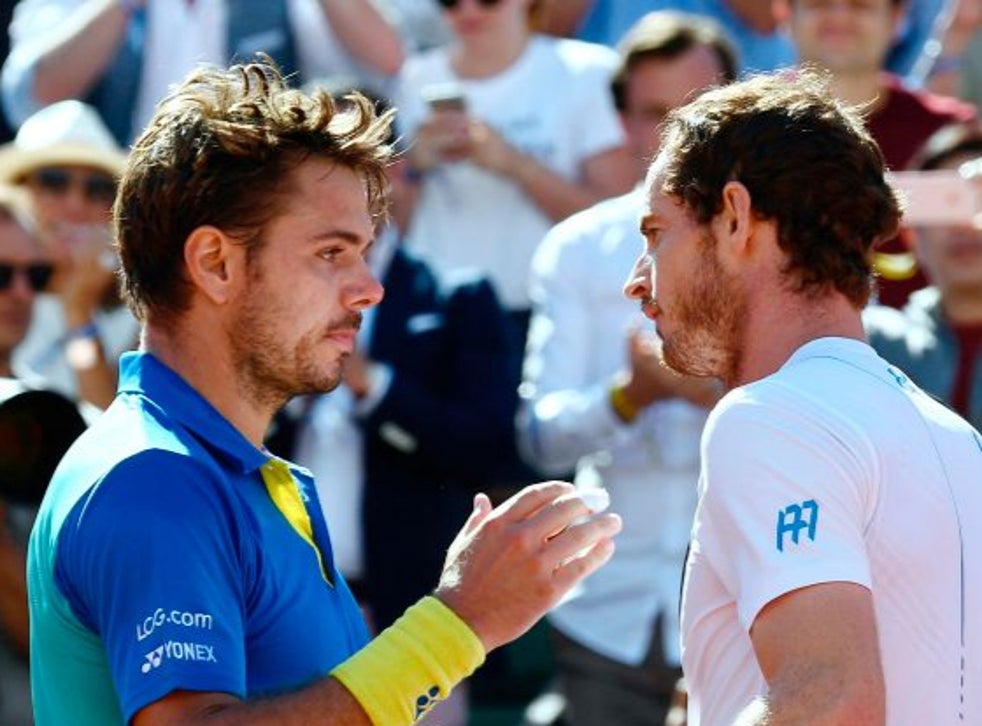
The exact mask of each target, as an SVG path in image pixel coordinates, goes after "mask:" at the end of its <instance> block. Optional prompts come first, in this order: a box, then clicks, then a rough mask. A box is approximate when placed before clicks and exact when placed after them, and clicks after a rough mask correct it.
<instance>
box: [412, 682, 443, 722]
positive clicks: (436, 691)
mask: <svg viewBox="0 0 982 726" xmlns="http://www.w3.org/2000/svg"><path fill="white" fill-rule="evenodd" d="M439 700H440V687H439V686H431V687H430V690H428V691H427V692H426V693H423V694H421V695H420V696H419V697H417V698H416V718H419V717H420V716H422V715H423V714H424V713H426V712H427V711H429V710H430V709H431V708H433V707H434V706H435V705H436V704H437V702H438V701H439Z"/></svg>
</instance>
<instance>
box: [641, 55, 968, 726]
mask: <svg viewBox="0 0 982 726" xmlns="http://www.w3.org/2000/svg"><path fill="white" fill-rule="evenodd" d="M647 191H648V194H647V208H646V210H645V216H644V217H643V219H642V222H641V231H642V233H643V235H644V238H645V241H646V247H645V250H644V252H643V253H642V255H641V257H640V258H639V259H638V261H637V262H636V263H635V267H634V270H633V272H632V273H631V277H630V279H629V282H628V284H627V288H626V292H627V293H628V294H629V295H630V296H631V297H632V298H634V299H636V300H638V301H639V302H640V303H641V308H642V310H643V312H644V313H645V314H646V315H647V316H648V317H649V318H650V319H652V320H654V321H655V322H656V325H657V328H658V331H659V333H660V335H661V337H662V339H663V341H664V355H665V359H666V361H667V363H668V364H669V365H670V366H671V367H673V368H675V369H676V370H678V371H680V372H684V373H688V374H695V375H713V376H718V377H720V378H722V379H723V380H724V381H725V382H726V384H727V387H728V389H729V392H728V393H727V395H726V396H725V397H724V398H723V399H722V400H721V401H720V403H719V404H718V405H717V407H716V408H715V409H714V411H713V412H712V413H711V414H710V417H709V420H708V422H707V425H706V429H705V432H704V435H703V442H702V452H703V462H702V474H701V479H700V486H699V504H698V508H697V511H696V517H695V522H694V526H693V530H692V542H691V547H690V555H689V558H688V563H687V566H686V576H685V585H684V592H683V603H682V666H683V669H684V671H685V675H686V680H687V684H688V687H689V690H690V700H689V724H690V725H691V726H695V725H697V724H710V725H711V726H716V724H732V723H734V722H738V723H741V724H748V723H752V724H761V723H781V724H784V723H813V724H814V723H821V724H877V723H890V724H926V723H931V724H954V723H979V722H980V721H982V622H980V620H979V618H978V615H977V614H978V613H979V612H982V530H980V525H982V437H980V435H979V433H978V432H977V431H975V430H974V429H973V428H972V427H971V426H970V425H969V424H967V423H966V422H965V421H963V420H962V419H960V418H959V417H958V416H957V415H956V414H954V413H952V412H950V411H949V410H948V409H946V408H944V407H943V406H942V405H941V404H939V403H937V402H935V401H934V400H933V399H932V398H930V397H929V396H927V395H926V394H924V393H923V392H922V391H921V390H920V389H918V388H917V387H916V386H915V385H914V384H913V383H911V382H910V380H909V379H908V378H907V376H906V375H904V373H903V372H901V371H900V370H899V369H897V368H895V367H893V366H891V365H889V364H888V363H887V362H886V361H884V360H883V359H881V358H880V357H879V356H877V355H876V353H875V352H874V351H873V350H872V348H870V347H869V346H868V345H867V344H866V342H865V336H864V333H863V327H862V323H861V320H860V310H861V309H862V307H863V306H864V305H865V303H866V301H867V299H868V297H869V292H870V280H869V276H870V267H869V262H868V258H869V254H868V253H869V250H870V247H871V246H872V245H873V244H874V243H876V242H877V241H880V240H883V239H887V238H889V237H890V236H891V235H892V234H893V233H894V232H895V230H896V227H897V223H898V220H899V217H900V208H899V205H898V202H897V199H896V197H895V194H894V192H893V190H892V189H891V188H890V187H889V185H888V184H887V182H886V181H885V179H884V165H883V160H882V156H881V154H880V153H879V150H878V148H877V147H876V144H875V143H874V142H873V140H872V139H871V137H870V136H869V134H868V133H867V132H866V131H865V130H864V128H863V124H862V120H861V118H860V117H859V115H858V114H857V113H856V112H855V111H854V110H850V109H847V108H845V107H844V106H842V105H841V104H840V103H839V102H837V101H835V100H833V97H832V94H831V93H830V92H829V89H828V84H827V81H825V80H824V79H822V78H821V77H819V76H818V75H816V74H814V73H812V72H802V73H800V74H799V75H798V77H796V78H793V79H792V78H788V77H787V76H761V77H759V78H755V79H752V80H750V81H746V82H744V83H740V84H737V85H734V86H730V87H727V88H723V89H720V90H716V91H711V92H709V93H707V94H705V95H703V96H701V97H700V98H699V99H698V100H696V101H694V102H693V103H691V104H689V105H688V106H685V107H683V108H682V109H679V110H678V111H676V112H674V113H672V114H671V115H670V117H669V120H668V122H667V128H666V130H665V135H664V137H663V144H662V147H661V149H660V151H659V154H658V157H657V158H656V159H655V161H654V163H653V164H652V167H651V169H650V171H649V174H648V180H647ZM656 257H657V262H656Z"/></svg>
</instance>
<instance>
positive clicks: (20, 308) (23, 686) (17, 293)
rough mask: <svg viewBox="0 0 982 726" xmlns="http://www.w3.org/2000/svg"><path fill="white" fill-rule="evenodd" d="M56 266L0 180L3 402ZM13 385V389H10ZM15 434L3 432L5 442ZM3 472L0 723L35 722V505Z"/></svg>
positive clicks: (18, 198) (21, 204) (23, 205)
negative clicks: (31, 570)
mask: <svg viewBox="0 0 982 726" xmlns="http://www.w3.org/2000/svg"><path fill="white" fill-rule="evenodd" d="M53 272H54V267H53V265H52V264H51V260H50V259H49V258H48V256H47V254H46V252H45V250H44V248H43V247H42V245H41V243H40V241H39V239H38V237H37V228H36V224H35V221H34V220H33V218H32V216H31V213H30V211H29V208H28V202H27V200H26V198H23V195H22V193H20V192H19V191H17V190H14V189H12V188H11V187H7V186H0V402H2V401H3V400H4V399H6V398H7V396H8V394H9V393H10V391H13V390H16V391H17V392H19V391H20V390H21V386H20V385H19V382H15V380H14V379H16V378H18V376H17V373H16V371H15V366H14V363H13V360H12V358H13V355H12V354H13V351H14V349H15V348H16V347H17V346H18V345H19V344H20V342H21V341H22V340H23V339H24V336H25V335H26V334H27V329H28V326H29V325H30V322H31V314H32V312H33V306H34V300H35V297H36V296H37V295H38V293H40V292H41V291H42V290H44V289H45V287H46V286H47V283H48V280H49V279H50V278H51V275H52V273H53ZM8 389H9V390H8ZM12 440H14V437H13V436H12V435H11V432H4V436H3V445H9V443H10V441H12ZM9 485H10V482H7V481H3V480H2V477H0V723H2V724H4V726H28V725H29V724H32V723H33V722H34V721H33V718H32V713H31V684H30V672H29V669H28V613H27V583H26V580H25V570H26V551H27V537H28V533H29V532H30V527H31V522H32V521H33V519H34V514H35V513H36V511H37V508H36V506H28V505H26V504H24V503H20V502H14V501H10V500H8V498H7V496H6V487H7V486H9Z"/></svg>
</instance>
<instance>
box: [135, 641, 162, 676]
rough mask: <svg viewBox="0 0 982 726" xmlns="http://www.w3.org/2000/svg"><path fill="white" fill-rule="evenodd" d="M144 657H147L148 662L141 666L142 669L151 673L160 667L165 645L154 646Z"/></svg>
mask: <svg viewBox="0 0 982 726" xmlns="http://www.w3.org/2000/svg"><path fill="white" fill-rule="evenodd" d="M143 657H144V658H146V659H147V662H146V663H144V664H143V666H142V667H141V668H140V670H141V671H143V672H144V673H149V672H150V671H152V670H153V669H154V668H159V667H160V662H161V661H162V660H163V659H164V646H160V647H159V648H154V649H153V650H151V651H150V652H149V653H147V654H146V655H145V656H143Z"/></svg>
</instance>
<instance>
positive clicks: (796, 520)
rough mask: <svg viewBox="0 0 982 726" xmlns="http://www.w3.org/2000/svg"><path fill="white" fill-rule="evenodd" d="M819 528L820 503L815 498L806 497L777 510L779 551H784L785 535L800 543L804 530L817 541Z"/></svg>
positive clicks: (809, 537) (795, 542)
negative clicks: (816, 533) (801, 500)
mask: <svg viewBox="0 0 982 726" xmlns="http://www.w3.org/2000/svg"><path fill="white" fill-rule="evenodd" d="M817 529H818V503H817V502H816V501H815V500H814V499H806V500H805V501H803V502H801V503H799V504H789V505H788V506H786V507H785V508H784V509H779V510H778V512H777V551H778V552H784V543H785V537H788V536H790V539H791V542H793V543H794V544H796V545H797V544H798V543H799V541H800V540H801V533H802V530H804V532H805V534H806V535H807V536H808V539H810V540H811V541H812V542H814V541H815V531H816V530H817Z"/></svg>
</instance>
